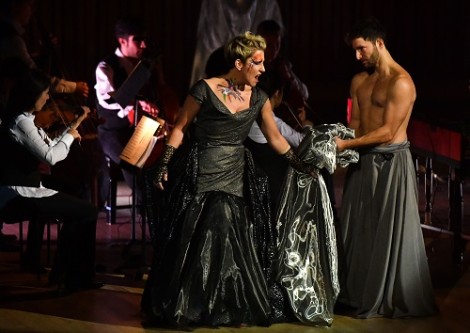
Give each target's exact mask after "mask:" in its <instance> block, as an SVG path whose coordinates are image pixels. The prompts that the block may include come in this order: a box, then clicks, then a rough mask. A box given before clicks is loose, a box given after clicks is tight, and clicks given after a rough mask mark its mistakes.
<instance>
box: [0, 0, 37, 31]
mask: <svg viewBox="0 0 470 333" xmlns="http://www.w3.org/2000/svg"><path fill="white" fill-rule="evenodd" d="M34 5H35V1H34V0H1V1H0V13H1V15H2V16H5V17H8V18H10V19H12V20H14V21H16V22H17V23H18V24H20V25H22V26H26V25H28V23H29V21H30V20H31V17H32V15H33V11H34Z"/></svg>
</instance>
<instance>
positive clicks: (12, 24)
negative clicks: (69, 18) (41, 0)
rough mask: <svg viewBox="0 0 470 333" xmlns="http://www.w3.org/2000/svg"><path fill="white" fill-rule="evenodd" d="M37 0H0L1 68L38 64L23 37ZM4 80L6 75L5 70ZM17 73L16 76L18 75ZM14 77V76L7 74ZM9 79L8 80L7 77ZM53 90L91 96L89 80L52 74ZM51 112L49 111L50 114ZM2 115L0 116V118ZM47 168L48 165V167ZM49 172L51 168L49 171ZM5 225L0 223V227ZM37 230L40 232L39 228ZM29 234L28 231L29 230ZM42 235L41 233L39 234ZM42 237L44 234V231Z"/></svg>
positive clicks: (27, 66) (3, 88)
mask: <svg viewBox="0 0 470 333" xmlns="http://www.w3.org/2000/svg"><path fill="white" fill-rule="evenodd" d="M35 4H36V1H35V0H1V1H0V67H2V68H8V71H10V72H11V71H12V70H20V69H19V68H20V67H21V66H17V65H18V64H19V63H22V64H24V65H25V66H26V68H37V64H36V63H35V61H34V60H33V58H32V56H31V54H30V53H29V51H28V47H27V45H26V42H25V40H24V38H23V35H24V32H25V28H26V27H27V26H28V25H29V24H30V21H31V19H32V17H33V12H34V7H35ZM3 75H4V77H3V79H5V77H6V76H7V75H6V73H5V71H3ZM19 75H20V73H17V74H16V76H19ZM8 76H12V77H13V76H14V75H8ZM7 81H8V80H7ZM6 90H7V85H5V86H4V87H2V96H1V99H2V101H1V102H2V103H5V101H4V99H5V97H4V96H6V95H7V93H6ZM50 90H51V92H52V93H64V94H71V93H74V94H78V95H80V96H83V97H85V98H86V97H88V93H89V88H88V84H87V83H86V82H74V81H68V80H65V79H62V78H59V77H53V76H50ZM48 114H50V113H48ZM45 115H47V114H46V113H41V114H40V116H41V117H36V118H35V120H36V121H38V124H40V123H41V122H39V120H40V119H41V120H42V116H45ZM1 117H3V115H0V118H1ZM46 169H48V166H46ZM47 172H49V170H47ZM1 229H2V225H0V230H1ZM38 232H40V231H39V230H38ZM28 233H29V232H28ZM2 235H3V233H1V231H0V244H1V243H3V239H4V237H3V236H2ZM38 237H39V235H38ZM41 237H42V233H41Z"/></svg>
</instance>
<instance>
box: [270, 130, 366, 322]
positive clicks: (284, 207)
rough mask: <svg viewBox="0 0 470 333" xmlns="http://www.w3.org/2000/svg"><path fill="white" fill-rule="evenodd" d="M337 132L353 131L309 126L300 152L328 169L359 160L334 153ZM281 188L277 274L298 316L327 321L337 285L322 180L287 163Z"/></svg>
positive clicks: (329, 210) (332, 231)
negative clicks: (286, 170) (287, 166)
mask: <svg viewBox="0 0 470 333" xmlns="http://www.w3.org/2000/svg"><path fill="white" fill-rule="evenodd" d="M335 136H339V137H341V138H343V139H345V138H353V137H354V132H353V130H351V129H348V128H346V127H345V126H343V125H342V124H330V125H321V126H317V127H314V128H311V129H308V130H307V135H306V136H305V138H304V140H303V141H302V143H301V144H300V146H299V148H298V152H297V153H298V155H299V157H300V158H302V160H303V161H304V162H306V163H309V164H313V165H315V166H316V167H317V168H318V169H322V168H326V169H327V170H328V171H329V172H330V173H333V172H334V170H335V168H336V164H339V165H341V166H346V165H348V164H349V163H355V162H357V161H358V159H359V155H358V153H357V152H355V151H352V150H346V151H344V152H342V153H340V154H337V153H336V144H335V141H334V137H335ZM283 189H284V190H283V195H282V198H281V203H280V207H279V210H278V213H277V216H276V228H277V231H278V239H277V251H278V261H277V263H276V265H275V266H276V268H275V270H276V279H277V281H278V282H279V283H280V284H281V285H282V286H283V288H284V290H285V292H286V294H287V295H288V301H289V303H290V307H291V309H292V311H293V313H294V314H295V316H296V317H297V318H298V319H299V320H300V321H302V322H304V323H308V324H314V325H328V326H329V325H331V323H332V320H333V307H334V304H335V302H336V298H337V296H338V293H339V289H340V287H339V280H338V256H337V249H336V234H335V227H334V217H333V210H332V207H331V204H330V200H329V197H328V193H327V189H326V185H325V182H324V180H323V178H322V177H321V175H319V176H318V177H317V178H314V177H312V176H310V175H306V174H303V173H300V172H298V171H295V170H294V169H292V168H289V170H288V172H287V175H286V179H285V181H284V186H283Z"/></svg>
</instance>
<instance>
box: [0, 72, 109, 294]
mask: <svg viewBox="0 0 470 333" xmlns="http://www.w3.org/2000/svg"><path fill="white" fill-rule="evenodd" d="M49 85H50V77H49V76H47V75H46V74H44V73H43V72H41V71H39V70H37V69H32V70H29V71H28V73H25V74H24V75H22V76H20V77H18V78H16V79H15V80H13V81H11V82H10V85H9V91H8V93H7V98H6V105H5V109H4V112H3V114H2V123H1V124H0V151H1V152H2V154H4V156H5V157H7V158H4V159H2V163H0V214H1V216H2V217H7V218H13V219H14V218H19V217H22V218H27V219H29V227H31V228H33V227H34V225H35V224H36V223H42V221H44V219H46V218H52V219H60V221H62V222H63V224H62V227H61V230H60V232H59V236H58V252H57V255H56V259H55V261H54V266H53V269H52V271H51V273H50V275H49V281H50V282H51V283H61V284H62V282H63V283H64V287H65V288H66V289H68V290H80V289H89V288H96V287H100V286H102V284H99V283H96V282H95V281H94V277H95V271H94V268H95V241H96V219H97V210H96V208H95V207H94V206H93V205H92V204H91V203H89V202H88V201H85V200H81V199H78V198H76V197H74V196H71V195H68V194H65V193H63V192H58V191H55V190H52V189H50V188H47V187H45V186H43V183H42V181H41V173H40V170H39V165H40V163H41V162H43V163H48V164H50V165H54V164H55V163H57V162H59V161H61V160H63V159H65V158H66V157H67V155H68V153H69V151H70V146H71V145H72V143H73V142H74V141H77V140H78V141H79V140H80V134H79V132H78V130H77V127H78V126H79V125H80V123H81V122H82V121H83V120H84V119H85V118H86V117H87V116H88V114H89V112H90V110H89V109H88V108H85V110H84V113H83V115H82V116H80V117H78V118H77V119H76V120H75V121H74V122H73V123H72V124H71V125H69V127H67V128H66V130H65V131H64V132H63V133H62V135H59V136H58V137H57V138H55V139H51V138H50V137H49V136H48V135H47V133H46V132H45V131H44V130H43V129H42V128H39V127H36V125H35V123H34V118H35V115H34V113H35V112H37V111H39V110H41V109H42V107H43V106H44V104H45V103H46V101H47V99H48V98H49Z"/></svg>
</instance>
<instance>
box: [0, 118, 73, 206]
mask: <svg viewBox="0 0 470 333" xmlns="http://www.w3.org/2000/svg"><path fill="white" fill-rule="evenodd" d="M34 118H35V116H34V114H32V113H31V112H24V113H22V114H20V115H19V116H17V117H16V118H15V119H14V120H13V121H12V123H11V124H10V125H9V135H10V136H11V137H12V138H13V140H14V141H16V142H18V143H19V144H21V145H22V146H24V147H26V149H28V150H29V151H30V152H31V154H33V155H34V156H36V157H37V158H38V159H39V160H41V161H43V162H45V163H48V164H50V165H54V164H56V163H57V162H59V161H62V160H63V159H65V158H66V157H67V155H68V153H69V151H70V146H71V145H72V143H73V141H74V138H73V136H72V135H71V134H69V133H67V131H68V130H69V128H67V129H66V130H65V131H64V132H63V133H62V135H60V136H58V137H57V138H55V139H53V140H52V139H51V138H49V136H48V135H47V133H46V132H45V131H44V130H43V129H42V128H39V127H37V126H36V125H35V124H34ZM56 193H57V191H55V190H51V189H48V188H45V187H43V186H42V184H40V185H39V187H31V186H5V185H0V208H1V207H3V206H4V205H5V204H6V203H7V202H8V201H9V200H11V199H13V198H14V197H15V196H16V195H20V196H22V197H27V198H42V197H48V196H52V195H54V194H56Z"/></svg>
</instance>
